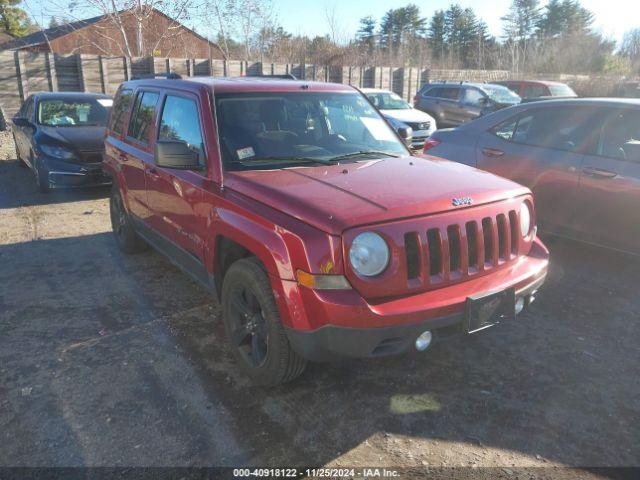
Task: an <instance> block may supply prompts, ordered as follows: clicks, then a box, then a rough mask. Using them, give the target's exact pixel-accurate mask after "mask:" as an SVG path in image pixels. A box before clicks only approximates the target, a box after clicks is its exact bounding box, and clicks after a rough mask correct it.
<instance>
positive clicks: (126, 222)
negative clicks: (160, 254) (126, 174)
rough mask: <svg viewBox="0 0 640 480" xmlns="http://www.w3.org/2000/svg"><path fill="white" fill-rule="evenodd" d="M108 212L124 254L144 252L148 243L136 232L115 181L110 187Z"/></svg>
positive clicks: (119, 246) (117, 241)
mask: <svg viewBox="0 0 640 480" xmlns="http://www.w3.org/2000/svg"><path fill="white" fill-rule="evenodd" d="M109 214H110V217H111V228H112V230H113V236H114V237H115V238H116V243H117V244H118V248H119V249H120V250H122V251H123V252H124V253H126V254H133V253H140V252H144V251H145V250H147V249H148V248H149V245H147V243H146V242H145V241H144V240H143V239H142V238H140V236H139V235H138V234H137V233H136V230H135V228H134V226H133V222H132V221H131V217H129V214H128V213H127V210H126V209H125V207H124V204H123V202H122V195H121V194H120V189H119V188H118V186H117V185H116V184H115V183H114V184H113V186H112V187H111V196H110V198H109Z"/></svg>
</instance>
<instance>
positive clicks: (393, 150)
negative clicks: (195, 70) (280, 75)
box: [216, 91, 408, 170]
mask: <svg viewBox="0 0 640 480" xmlns="http://www.w3.org/2000/svg"><path fill="white" fill-rule="evenodd" d="M216 115H217V123H218V130H219V138H220V147H221V152H222V159H223V162H224V165H225V168H227V169H230V170H255V169H272V168H284V167H289V166H299V165H301V164H305V165H306V164H309V165H314V164H315V165H318V164H327V163H334V162H340V161H358V160H371V159H372V158H391V157H397V156H400V155H407V154H408V151H407V149H406V147H405V146H404V145H403V143H402V142H401V141H400V140H399V138H398V137H397V135H396V133H395V132H394V131H393V130H392V129H391V127H389V125H388V124H387V122H385V121H384V120H383V119H382V118H381V117H380V114H378V112H377V111H376V110H375V108H373V107H372V106H371V104H370V103H369V102H368V101H367V100H366V99H365V98H364V97H363V96H362V95H360V94H359V93H355V92H354V93H351V92H348V93H342V92H309V91H303V92H241V93H222V94H216Z"/></svg>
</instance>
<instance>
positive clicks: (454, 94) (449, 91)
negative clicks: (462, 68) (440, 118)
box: [441, 87, 460, 100]
mask: <svg viewBox="0 0 640 480" xmlns="http://www.w3.org/2000/svg"><path fill="white" fill-rule="evenodd" d="M459 92H460V89H459V88H456V87H449V88H443V89H442V95H441V97H442V98H446V99H447V100H457V99H458V94H459Z"/></svg>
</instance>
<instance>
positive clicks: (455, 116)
mask: <svg viewBox="0 0 640 480" xmlns="http://www.w3.org/2000/svg"><path fill="white" fill-rule="evenodd" d="M437 102H438V103H439V105H440V107H441V109H442V120H443V122H444V123H445V124H446V125H460V124H461V123H463V122H464V113H463V107H462V104H461V103H460V87H454V86H452V87H442V88H441V93H440V97H439V98H438V100H437Z"/></svg>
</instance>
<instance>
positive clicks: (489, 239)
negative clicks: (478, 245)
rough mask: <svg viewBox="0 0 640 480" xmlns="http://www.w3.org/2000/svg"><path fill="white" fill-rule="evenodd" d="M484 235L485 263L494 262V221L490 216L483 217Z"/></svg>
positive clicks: (490, 263)
mask: <svg viewBox="0 0 640 480" xmlns="http://www.w3.org/2000/svg"><path fill="white" fill-rule="evenodd" d="M482 236H483V240H484V263H485V265H487V264H489V265H492V264H493V221H492V220H491V218H490V217H485V218H483V219H482Z"/></svg>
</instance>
